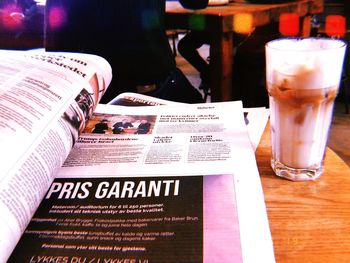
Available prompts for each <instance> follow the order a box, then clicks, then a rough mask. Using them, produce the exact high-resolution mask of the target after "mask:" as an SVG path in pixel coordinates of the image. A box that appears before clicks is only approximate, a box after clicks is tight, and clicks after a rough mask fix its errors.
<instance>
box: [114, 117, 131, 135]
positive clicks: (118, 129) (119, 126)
mask: <svg viewBox="0 0 350 263" xmlns="http://www.w3.org/2000/svg"><path fill="white" fill-rule="evenodd" d="M132 127H133V125H132V123H131V122H130V121H128V120H127V119H123V120H122V121H118V122H116V123H115V124H114V125H113V133H114V134H120V133H122V132H124V129H126V128H132Z"/></svg>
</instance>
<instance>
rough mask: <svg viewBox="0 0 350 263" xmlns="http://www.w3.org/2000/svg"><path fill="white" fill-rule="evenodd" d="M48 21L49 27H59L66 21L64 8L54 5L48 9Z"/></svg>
mask: <svg viewBox="0 0 350 263" xmlns="http://www.w3.org/2000/svg"><path fill="white" fill-rule="evenodd" d="M48 22H49V25H50V27H51V28H59V27H61V26H62V25H63V24H64V23H65V22H66V12H65V10H64V8H62V7H59V6H56V7H52V8H51V9H50V10H49V14H48Z"/></svg>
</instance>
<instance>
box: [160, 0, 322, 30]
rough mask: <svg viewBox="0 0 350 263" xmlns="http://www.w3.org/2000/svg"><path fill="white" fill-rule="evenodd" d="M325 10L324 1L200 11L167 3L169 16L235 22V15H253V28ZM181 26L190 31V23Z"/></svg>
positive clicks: (229, 27)
mask: <svg viewBox="0 0 350 263" xmlns="http://www.w3.org/2000/svg"><path fill="white" fill-rule="evenodd" d="M323 8H324V7H323V0H298V1H292V2H284V3H280V4H247V3H229V4H226V5H218V6H208V7H207V8H204V9H199V10H191V9H185V8H183V7H182V6H181V4H180V3H179V2H172V1H171V2H169V1H167V2H166V13H167V15H184V16H186V15H190V16H195V15H205V16H206V17H207V18H209V19H210V18H214V17H220V18H222V19H226V18H230V19H231V20H230V21H233V20H232V19H233V17H234V15H236V14H247V13H249V14H252V18H253V21H252V22H253V27H255V26H261V25H266V24H268V23H271V22H273V21H279V16H280V15H281V14H282V13H296V14H298V15H300V16H304V15H306V14H315V13H320V12H322V11H323ZM185 23H187V25H186V24H185ZM179 24H183V25H184V26H186V29H188V28H187V27H188V26H189V25H188V21H186V20H185V21H183V20H181V19H180V21H179ZM222 26H223V27H222V30H223V31H224V32H225V31H232V30H233V26H234V24H233V23H229V21H228V20H226V21H225V22H224V23H223V24H222Z"/></svg>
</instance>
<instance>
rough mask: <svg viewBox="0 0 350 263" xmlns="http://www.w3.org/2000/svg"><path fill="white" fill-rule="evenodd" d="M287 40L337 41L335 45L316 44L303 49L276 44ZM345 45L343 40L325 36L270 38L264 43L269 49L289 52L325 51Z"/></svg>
mask: <svg viewBox="0 0 350 263" xmlns="http://www.w3.org/2000/svg"><path fill="white" fill-rule="evenodd" d="M282 41H287V42H288V43H297V42H298V43H301V42H303V41H304V42H306V41H315V42H318V43H320V42H325V43H326V42H327V43H338V44H337V45H333V46H317V47H316V48H314V47H313V48H305V49H300V48H299V49H298V48H291V47H290V46H288V47H285V46H278V45H276V43H278V42H282ZM346 46H347V43H346V42H345V41H344V40H341V39H336V38H326V37H307V38H277V39H274V40H271V41H269V42H267V43H266V44H265V47H266V48H269V49H271V50H276V51H284V52H285V51H290V52H318V51H327V50H337V49H341V48H345V47H346Z"/></svg>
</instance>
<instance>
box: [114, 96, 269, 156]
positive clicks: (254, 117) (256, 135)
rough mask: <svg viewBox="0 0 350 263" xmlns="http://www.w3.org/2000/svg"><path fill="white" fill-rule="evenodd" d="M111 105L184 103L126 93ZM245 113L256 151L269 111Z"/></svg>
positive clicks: (244, 110)
mask: <svg viewBox="0 0 350 263" xmlns="http://www.w3.org/2000/svg"><path fill="white" fill-rule="evenodd" d="M109 104H110V105H120V106H159V105H169V104H171V105H175V104H177V105H179V104H183V103H180V102H174V101H168V100H163V99H158V98H153V97H150V96H146V95H143V94H139V93H133V92H125V93H122V94H119V95H118V96H117V97H116V98H115V99H113V100H112V101H111V102H110V103H109ZM243 113H244V118H245V122H246V125H247V128H248V134H249V138H250V141H251V144H252V146H253V148H254V150H256V148H257V147H258V145H259V142H260V139H261V136H262V133H263V132H264V129H265V126H266V124H267V120H268V117H269V110H268V109H266V108H265V107H256V108H244V109H243Z"/></svg>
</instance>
